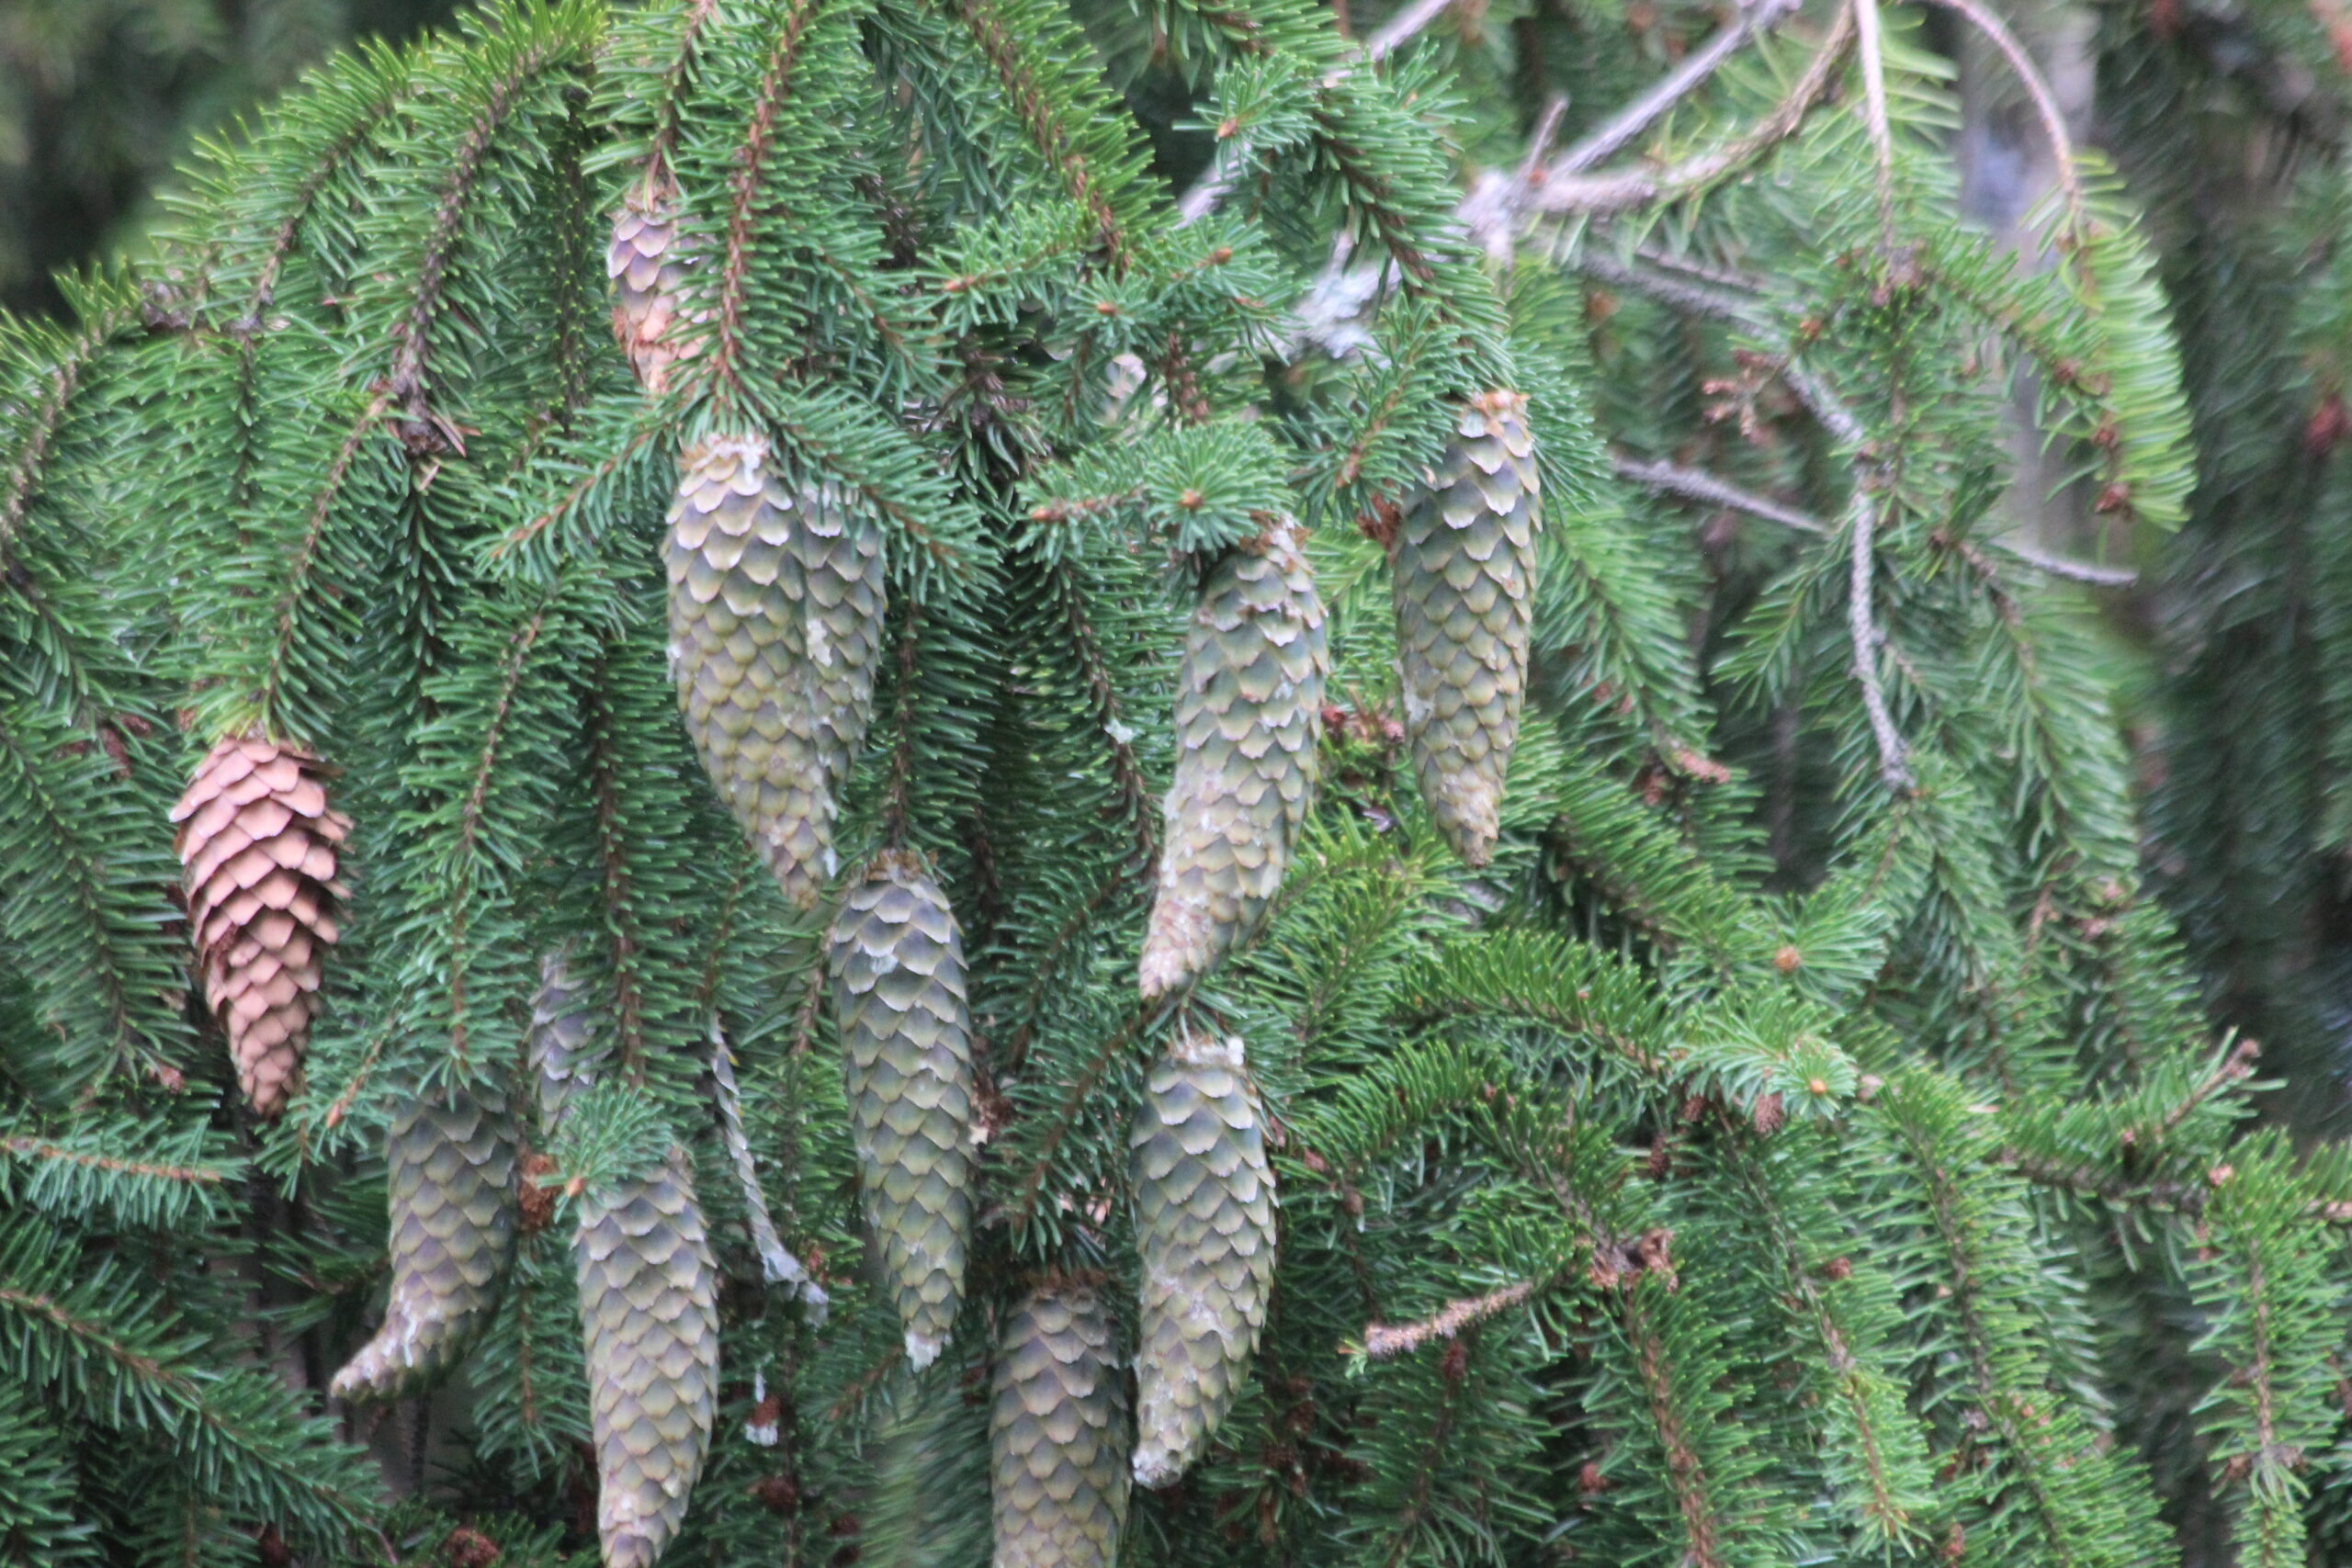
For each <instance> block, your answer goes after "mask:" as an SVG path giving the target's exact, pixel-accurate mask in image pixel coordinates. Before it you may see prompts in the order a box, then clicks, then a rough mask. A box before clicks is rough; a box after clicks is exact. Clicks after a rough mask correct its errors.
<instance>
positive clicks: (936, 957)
mask: <svg viewBox="0 0 2352 1568" xmlns="http://www.w3.org/2000/svg"><path fill="white" fill-rule="evenodd" d="M831 969H832V976H833V1017H834V1020H835V1021H836V1023H837V1024H838V1025H839V1027H840V1030H841V1037H842V1079H843V1088H844V1089H845V1091H846V1093H847V1096H848V1100H849V1114H850V1125H851V1128H852V1130H853V1131H854V1133H855V1134H856V1138H857V1159H858V1179H859V1187H860V1189H861V1190H862V1191H863V1192H864V1194H865V1218H866V1223H867V1224H868V1225H870V1226H871V1227H872V1229H873V1231H874V1237H875V1240H876V1243H877V1244H878V1245H879V1247H880V1248H881V1252H882V1276H883V1278H884V1279H885V1280H887V1281H888V1284H889V1288H890V1290H891V1292H892V1293H893V1294H894V1295H895V1297H896V1298H897V1302H898V1308H899V1323H900V1324H901V1325H903V1326H904V1328H905V1329H906V1336H907V1358H908V1359H909V1360H910V1361H912V1362H913V1363H914V1364H915V1365H916V1366H918V1367H927V1366H929V1365H930V1364H931V1363H932V1362H933V1360H934V1359H937V1357H938V1355H939V1352H940V1348H941V1347H943V1346H944V1345H945V1344H946V1342H947V1336H948V1334H949V1332H950V1331H951V1330H953V1329H954V1328H955V1326H956V1307H957V1306H958V1305H959V1304H960V1303H961V1302H962V1300H963V1295H964V1259H965V1253H966V1250H967V1247H968V1245H969V1243H970V1240H971V1231H972V1121H973V1112H974V1111H975V1109H976V1101H977V1100H978V1093H977V1090H976V1089H975V1086H974V1083H973V1078H972V1016H971V1010H970V1007H969V1005H968V1004H967V1001H966V998H965V992H964V936H963V932H962V931H960V930H958V929H957V927H956V911H955V910H954V909H953V908H950V907H949V905H948V902H947V895H946V894H944V893H943V892H942V891H940V887H939V884H937V883H936V882H933V880H932V879H931V878H930V877H929V876H927V875H925V874H923V872H922V869H921V868H920V867H919V866H917V865H916V864H914V863H913V862H912V861H911V859H910V858H908V857H906V856H904V855H885V856H883V857H882V858H881V859H880V860H878V861H877V862H876V865H875V867H874V873H873V874H872V875H871V876H869V877H867V878H866V879H865V881H863V882H861V883H859V884H858V885H857V886H854V887H853V888H851V889H850V890H849V892H848V894H847V895H846V896H845V897H843V898H842V912H841V915H840V918H839V919H836V920H835V921H834V922H833V935H832V951H831Z"/></svg>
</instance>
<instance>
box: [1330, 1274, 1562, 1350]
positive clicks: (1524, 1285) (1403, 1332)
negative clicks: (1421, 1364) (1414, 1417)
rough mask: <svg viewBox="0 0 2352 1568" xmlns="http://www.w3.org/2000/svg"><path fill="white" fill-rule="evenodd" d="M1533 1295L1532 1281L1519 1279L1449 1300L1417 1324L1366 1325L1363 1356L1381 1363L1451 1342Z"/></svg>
mask: <svg viewBox="0 0 2352 1568" xmlns="http://www.w3.org/2000/svg"><path fill="white" fill-rule="evenodd" d="M1534 1293H1535V1286H1534V1284H1533V1282H1532V1281H1531V1280H1520V1281H1519V1282H1518V1283H1516V1284H1510V1285H1505V1286H1504V1287H1502V1289H1500V1290H1498V1291H1488V1292H1487V1293H1486V1294H1485V1295H1483V1296H1464V1297H1462V1298H1460V1299H1458V1300H1455V1301H1450V1302H1448V1303H1445V1305H1443V1306H1442V1307H1440V1308H1438V1310H1437V1311H1435V1312H1434V1313H1431V1314H1430V1315H1429V1316H1427V1317H1425V1318H1422V1319H1420V1320H1419V1322H1417V1323H1399V1324H1386V1323H1374V1324H1369V1325H1365V1328H1364V1331H1363V1353H1364V1354H1365V1355H1366V1356H1368V1357H1370V1358H1371V1359H1374V1360H1375V1361H1385V1360H1387V1359H1390V1358H1391V1357H1395V1356H1402V1355H1406V1354H1408V1353H1409V1352H1411V1351H1414V1350H1418V1349H1419V1348H1421V1347H1422V1346H1424V1345H1426V1344H1428V1343H1429V1342H1430V1340H1432V1339H1451V1338H1453V1337H1454V1336H1455V1335H1457V1334H1460V1333H1461V1332H1462V1331H1463V1330H1464V1329H1465V1328H1468V1327H1471V1326H1472V1325H1476V1324H1480V1323H1484V1322H1485V1321H1486V1320H1487V1319H1488V1318H1490V1317H1492V1316H1494V1315H1495V1314H1497V1313H1502V1312H1509V1311H1510V1309H1511V1308H1513V1307H1515V1306H1517V1305H1519V1303H1521V1302H1523V1301H1525V1300H1526V1299H1527V1298H1528V1297H1530V1296H1532V1295H1533V1294H1534Z"/></svg>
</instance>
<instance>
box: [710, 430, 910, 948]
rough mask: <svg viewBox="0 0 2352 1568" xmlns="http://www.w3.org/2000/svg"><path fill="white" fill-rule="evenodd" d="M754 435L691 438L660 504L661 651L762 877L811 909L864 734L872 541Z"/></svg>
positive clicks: (870, 681) (874, 597) (875, 591)
mask: <svg viewBox="0 0 2352 1568" xmlns="http://www.w3.org/2000/svg"><path fill="white" fill-rule="evenodd" d="M767 458H768V445H767V443H766V442H765V441H764V440H763V439H761V438H760V437H758V436H756V435H746V436H719V437H714V438H713V439H711V440H708V441H706V442H703V443H701V444H700V445H698V446H692V447H689V448H688V449H687V451H686V452H685V454H684V457H682V458H681V459H680V462H679V476H680V477H679V481H678V494H677V500H676V502H674V503H673V505H672V506H671V508H670V532H669V541H668V546H667V554H668V558H669V565H670V651H671V659H672V673H673V675H674V676H675V677H676V679H677V682H678V698H679V702H680V704H681V705H682V706H683V707H684V711H685V719H686V729H687V731H688V732H689V733H690V734H692V735H693V737H694V740H695V748H696V749H697V750H699V751H700V752H701V753H702V760H703V765H704V766H705V767H707V768H708V769H709V771H710V776H711V781H712V782H713V783H714V784H717V785H718V793H719V794H720V795H721V796H723V797H724V798H725V799H726V801H727V804H728V806H729V807H730V808H732V809H733V811H734V813H735V817H736V819H737V820H738V821H740V822H741V823H742V824H743V829H744V831H745V832H746V833H748V834H750V835H751V838H752V844H753V846H754V847H755V848H756V849H758V851H759V852H760V853H761V855H762V856H763V858H764V859H765V860H766V861H767V863H768V867H769V869H770V870H772V871H774V872H775V877H776V881H777V882H778V883H779V884H780V885H781V886H783V888H784V891H785V896H786V897H787V898H789V899H790V900H791V901H792V902H793V903H794V904H796V905H797V906H798V907H799V908H804V909H808V908H815V907H816V903H817V899H818V897H819V895H820V893H821V892H822V891H823V889H824V884H825V883H826V882H827V881H828V880H830V879H831V876H832V874H833V869H834V865H833V797H834V792H835V791H836V790H837V789H838V788H839V787H840V784H841V781H842V776H843V775H844V774H845V773H848V771H849V768H850V765H851V763H852V762H853V761H855V759H856V756H857V750H858V748H859V747H860V746H861V745H862V744H864V742H865V726H866V721H867V718H868V717H869V716H870V715H871V713H872V711H873V706H874V658H875V651H876V648H877V646H878V645H879V643H880V641H881V637H882V612H883V586H882V540H881V536H880V534H879V533H878V531H877V530H876V529H875V527H874V526H873V525H872V524H871V523H870V522H868V521H867V520H865V518H864V517H863V516H861V515H859V514H858V513H855V512H854V511H852V510H851V509H850V508H849V507H848V506H847V505H845V504H844V502H843V500H842V496H841V495H840V494H839V493H838V492H837V491H834V490H833V489H832V488H831V487H830V486H825V487H820V488H817V489H804V490H799V491H794V490H788V489H786V486H785V484H784V483H783V481H782V480H781V479H778V478H776V477H775V475H774V474H772V473H770V472H769V471H768V469H767Z"/></svg>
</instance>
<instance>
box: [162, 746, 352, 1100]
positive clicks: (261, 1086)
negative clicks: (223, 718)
mask: <svg viewBox="0 0 2352 1568" xmlns="http://www.w3.org/2000/svg"><path fill="white" fill-rule="evenodd" d="M321 773H322V769H321V767H320V765H319V761H318V759H317V758H315V757H313V756H311V754H310V753H309V752H307V751H302V750H297V749H296V748H294V747H291V746H281V745H278V744H277V742H275V741H271V740H266V739H262V738H261V737H260V736H258V735H246V736H237V737H232V738H231V739H226V740H223V741H221V742H220V744H219V745H217V746H215V747H213V748H212V750H210V751H209V753H207V754H206V756H205V759H204V761H202V762H201V763H199V764H198V766H197V770H196V776H195V777H194V778H193V779H191V780H190V781H189V782H188V786H187V794H185V795H181V796H180V800H179V804H178V805H176V806H175V807H172V820H173V821H175V822H176V823H178V824H179V835H178V838H177V840H175V847H176V848H177V849H178V851H179V856H180V866H181V869H182V871H183V873H184V874H185V876H186V878H187V904H188V927H189V930H190V931H192V932H193V933H194V938H195V943H196V953H197V958H198V963H199V964H201V965H202V966H203V972H204V999H205V1001H206V1002H207V1003H209V1005H210V1007H211V1008H212V1010H213V1011H214V1012H215V1013H216V1014H217V1015H219V1017H220V1023H221V1027H222V1028H223V1029H225V1030H226V1031H227V1032H228V1035H229V1054H230V1055H231V1056H232V1057H233V1058H234V1059H235V1061H236V1064H237V1081H238V1082H239V1083H240V1084H242V1085H243V1088H244V1091H245V1098H246V1099H247V1100H250V1101H252V1103H253V1108H254V1110H255V1111H259V1112H260V1113H261V1114H262V1115H264V1116H275V1115H277V1113H278V1112H279V1111H282V1110H284V1109H285V1108H286V1101H287V1100H288V1097H289V1096H290V1095H291V1094H292V1093H293V1089H294V1080H295V1077H296V1076H297V1075H298V1074H299V1073H300V1070H301V1066H302V1047H303V1044H304V1043H305V1042H306V1041H307V1040H308V1039H309V1036H310V1031H311V1016H312V1015H313V1014H314V1013H315V1012H316V1011H317V1010H318V1003H319V981H320V978H321V972H322V967H323V964H324V963H325V959H326V952H327V949H328V948H329V947H332V946H333V945H334V942H335V939H336V937H337V936H338V935H339V934H340V933H339V931H338V930H337V927H336V924H335V913H336V907H337V904H338V902H339V901H340V900H341V899H342V898H344V897H345V890H344V886H343V885H342V884H341V883H339V882H337V881H336V880H335V876H334V874H335V859H336V847H337V846H338V845H340V844H341V843H342V842H343V840H344V839H345V836H346V835H348V834H349V833H350V831H351V819H350V818H347V817H345V816H344V815H343V814H342V813H341V812H339V811H334V810H331V809H330V808H329V807H328V806H327V792H326V786H325V785H324V784H322V783H321V782H320V774H321Z"/></svg>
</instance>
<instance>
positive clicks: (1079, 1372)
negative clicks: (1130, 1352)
mask: <svg viewBox="0 0 2352 1568" xmlns="http://www.w3.org/2000/svg"><path fill="white" fill-rule="evenodd" d="M1126 1403H1127V1402H1126V1393H1125V1389H1124V1387H1123V1386H1122V1385H1121V1383H1120V1381H1119V1369H1118V1362H1117V1359H1116V1357H1115V1355H1114V1351H1113V1348H1112V1340H1111V1322H1110V1319H1109V1318H1108V1317H1106V1316H1105V1315H1104V1314H1103V1303H1102V1300H1101V1298H1099V1297H1098V1296H1097V1295H1096V1294H1095V1292H1094V1289H1093V1287H1092V1286H1091V1285H1085V1284H1080V1283H1078V1282H1075V1281H1072V1280H1049V1281H1047V1282H1046V1284H1043V1285H1041V1286H1039V1287H1038V1288H1037V1290H1036V1291H1035V1292H1033V1293H1032V1294H1031V1295H1030V1297H1029V1299H1028V1300H1026V1301H1024V1302H1023V1303H1021V1305H1020V1306H1018V1307H1016V1308H1015V1309H1014V1310H1013V1312H1012V1315H1011V1316H1010V1317H1008V1318H1007V1319H1006V1320H1005V1324H1004V1330H1003V1334H1002V1337H1001V1342H1000V1343H999V1345H998V1347H997V1358H996V1408H995V1411H994V1413H993V1416H992V1418H991V1419H990V1421H989V1449H990V1451H991V1453H992V1455H993V1459H994V1482H995V1483H994V1486H993V1488H992V1491H993V1492H994V1495H995V1504H996V1564H995V1568H1111V1564H1113V1563H1114V1562H1117V1561H1118V1558H1119V1535H1120V1532H1121V1531H1122V1530H1124V1529H1125V1528H1126V1523H1127V1485H1128V1476H1127V1431H1126V1425H1127V1411H1126Z"/></svg>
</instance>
